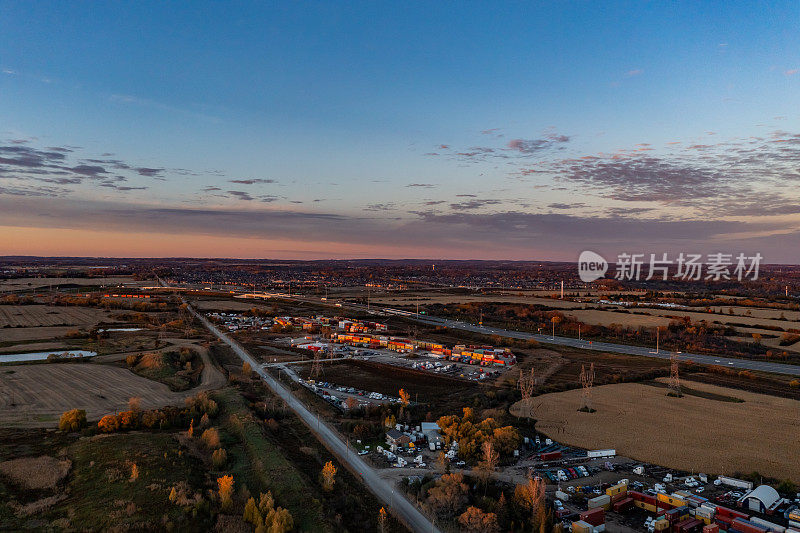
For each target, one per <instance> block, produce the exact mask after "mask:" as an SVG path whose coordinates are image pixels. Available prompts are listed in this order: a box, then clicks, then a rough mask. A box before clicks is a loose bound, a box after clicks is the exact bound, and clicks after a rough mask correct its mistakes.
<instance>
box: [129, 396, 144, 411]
mask: <svg viewBox="0 0 800 533" xmlns="http://www.w3.org/2000/svg"><path fill="white" fill-rule="evenodd" d="M128 410H129V411H133V412H134V413H137V414H138V413H139V412H140V411H141V410H142V399H141V398H138V397H136V396H134V397H132V398H128Z"/></svg>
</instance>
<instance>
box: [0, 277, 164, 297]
mask: <svg viewBox="0 0 800 533" xmlns="http://www.w3.org/2000/svg"><path fill="white" fill-rule="evenodd" d="M148 283H149V284H151V285H152V284H153V282H152V281H150V282H146V281H134V279H133V277H132V276H113V277H108V278H15V279H7V280H3V281H0V293H1V292H2V291H19V290H28V289H41V288H49V287H50V286H51V285H52V286H53V287H55V286H56V285H80V286H82V287H85V286H101V285H105V286H106V287H109V286H110V287H115V286H117V285H125V286H126V287H141V286H144V285H147V284H148Z"/></svg>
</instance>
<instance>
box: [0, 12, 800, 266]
mask: <svg viewBox="0 0 800 533" xmlns="http://www.w3.org/2000/svg"><path fill="white" fill-rule="evenodd" d="M584 249H592V250H596V251H598V252H601V253H604V254H609V255H613V254H616V253H618V252H622V251H628V252H637V253H638V252H648V253H649V252H680V251H686V252H703V253H710V252H718V251H723V252H729V253H738V252H746V253H755V252H760V253H761V254H762V255H763V256H764V258H765V259H764V260H765V262H791V263H800V3H798V2H796V1H791V2H769V3H760V2H677V3H673V2H652V3H644V2H624V3H622V2H620V3H613V2H598V3H589V2H561V1H558V2H550V3H549V2H536V3H535V5H531V3H522V2H521V3H511V2H504V3H494V2H463V3H455V2H453V3H450V2H447V3H445V2H441V3H428V2H425V3H422V2H418V3H402V4H400V3H394V4H389V3H381V2H363V3H359V2H346V3H344V2H317V3H308V2H282V3H255V2H254V3H244V2H230V3H219V2H214V3H211V2H209V3H205V2H192V3H188V2H187V3H177V2H171V3H161V2H128V3H101V2H97V3H89V2H82V3H73V2H16V1H2V0H0V255H18V254H26V255H81V256H203V257H265V258H301V259H304V258H347V257H352V258H362V257H387V258H454V259H539V260H547V259H553V260H573V259H575V258H577V256H578V254H579V253H580V252H581V251H582V250H584Z"/></svg>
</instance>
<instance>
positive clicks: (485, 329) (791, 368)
mask: <svg viewBox="0 0 800 533" xmlns="http://www.w3.org/2000/svg"><path fill="white" fill-rule="evenodd" d="M262 294H264V295H265V296H269V297H276V298H284V299H290V300H296V301H301V302H307V303H312V304H315V305H320V304H322V305H331V306H332V305H339V306H341V307H345V308H350V309H357V310H359V311H369V312H372V313H374V314H392V315H397V316H402V317H404V318H406V319H408V320H412V321H415V322H419V323H422V324H430V325H434V326H445V327H448V328H454V329H461V330H465V331H472V332H475V333H483V334H485V335H500V336H501V337H509V338H512V339H524V340H527V339H533V340H536V341H539V342H541V343H543V344H556V345H559V346H571V347H573V348H581V349H584V350H596V351H601V352H611V353H618V354H628V355H638V356H642V357H655V358H658V359H669V358H670V357H671V355H672V354H673V352H670V351H667V350H659V351H658V353H656V351H655V349H654V348H648V347H644V346H629V345H627V344H614V343H610V342H598V341H592V342H590V341H585V340H578V339H575V338H572V337H559V336H557V335H556V336H555V337H554V336H552V335H540V334H536V333H527V332H524V331H514V330H508V329H503V328H493V327H489V326H480V325H477V324H472V323H469V322H460V321H457V320H450V319H446V318H439V317H434V316H430V315H417V314H414V313H410V312H408V311H404V310H401V309H392V308H390V307H382V306H376V305H373V306H370V307H368V306H366V305H363V304H356V303H352V302H344V301H338V302H334V301H325V302H322V301H320V300H319V299H317V298H310V297H302V296H289V295H288V294H284V293H262ZM676 356H677V358H678V359H679V360H682V361H694V362H695V363H699V364H704V365H720V366H725V367H729V368H736V369H739V370H754V371H760V372H771V373H773V374H784V375H788V376H800V365H787V364H784V363H772V362H769V361H758V360H749V359H737V358H733V357H723V356H715V355H706V354H694V353H676Z"/></svg>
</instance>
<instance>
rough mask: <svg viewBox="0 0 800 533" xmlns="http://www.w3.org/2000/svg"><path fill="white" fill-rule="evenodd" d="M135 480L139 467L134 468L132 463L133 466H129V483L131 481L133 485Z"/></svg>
mask: <svg viewBox="0 0 800 533" xmlns="http://www.w3.org/2000/svg"><path fill="white" fill-rule="evenodd" d="M137 479H139V467H138V466H136V463H133V465H132V466H131V479H130V481H131V483H133V482H134V481H136V480H137Z"/></svg>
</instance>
